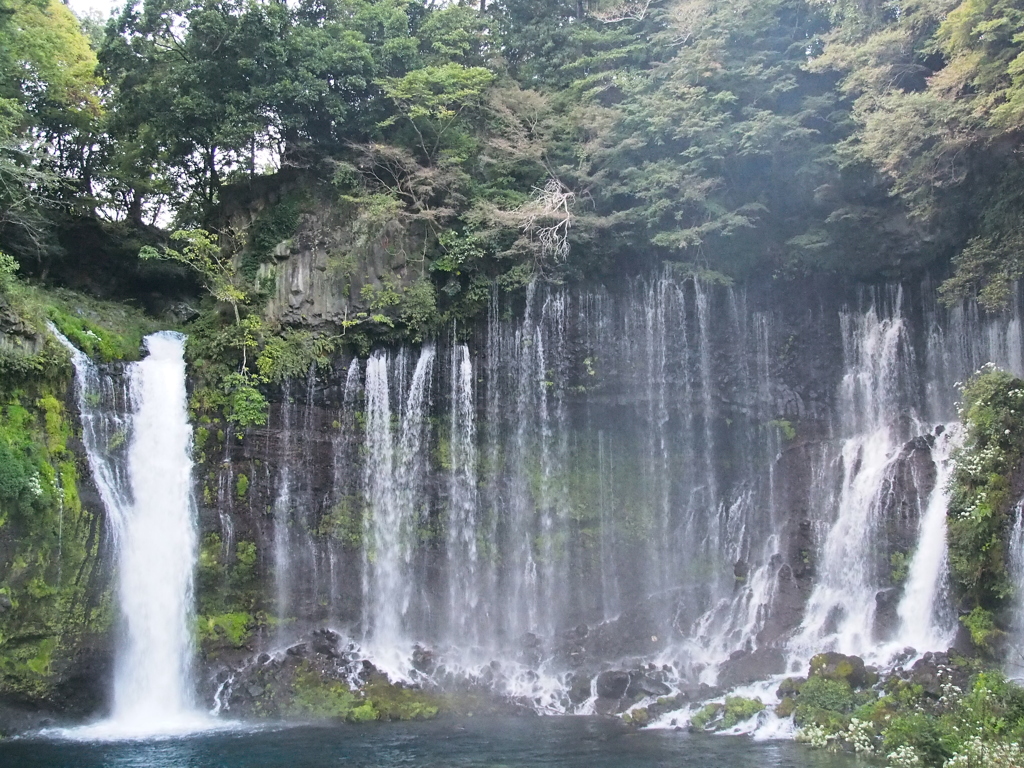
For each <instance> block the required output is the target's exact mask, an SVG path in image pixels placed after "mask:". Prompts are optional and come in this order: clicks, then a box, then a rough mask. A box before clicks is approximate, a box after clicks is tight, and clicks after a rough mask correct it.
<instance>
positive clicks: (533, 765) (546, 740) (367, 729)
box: [0, 717, 855, 768]
mask: <svg viewBox="0 0 1024 768" xmlns="http://www.w3.org/2000/svg"><path fill="white" fill-rule="evenodd" d="M0 765H2V766H4V768H43V767H44V766H45V768H257V767H258V768H330V766H353V767H357V766H358V767H360V768H362V767H365V768H371V766H372V767H373V768H556V767H557V768H852V766H854V765H855V761H853V760H852V759H850V758H847V757H842V756H834V755H827V754H823V753H821V752H819V751H815V750H811V749H809V748H807V747H804V746H802V745H799V744H794V743H792V742H787V741H773V742H756V741H753V740H752V739H750V738H749V737H745V736H704V735H692V734H688V733H685V732H682V731H668V730H663V731H632V730H630V729H628V728H626V727H625V726H623V725H622V724H621V723H620V722H618V721H615V720H605V719H598V718H588V717H557V718H555V717H552V718H469V719H464V720H457V721H453V720H447V721H443V722H428V723H370V724H366V725H335V726H298V727H289V728H279V729H270V728H268V729H264V730H260V731H247V732H243V731H235V732H217V733H209V734H204V735H196V736H191V737H188V738H169V739H162V740H156V741H122V742H92V743H81V742H72V741H60V740H52V739H51V740H46V739H40V738H22V739H16V740H12V741H7V742H2V743H0Z"/></svg>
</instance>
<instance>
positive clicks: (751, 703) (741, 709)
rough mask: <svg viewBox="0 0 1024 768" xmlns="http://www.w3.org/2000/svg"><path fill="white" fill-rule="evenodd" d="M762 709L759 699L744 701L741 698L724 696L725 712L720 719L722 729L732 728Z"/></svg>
mask: <svg viewBox="0 0 1024 768" xmlns="http://www.w3.org/2000/svg"><path fill="white" fill-rule="evenodd" d="M763 709H764V704H762V703H761V700H760V699H745V698H743V697H742V696H726V697H725V712H724V714H723V717H722V728H723V729H726V728H732V727H733V726H734V725H737V724H739V723H742V722H743V721H744V720H749V719H750V718H752V717H753V716H754V715H756V714H757V713H758V712H760V711H761V710H763Z"/></svg>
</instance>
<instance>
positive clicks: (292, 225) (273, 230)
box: [239, 194, 306, 282]
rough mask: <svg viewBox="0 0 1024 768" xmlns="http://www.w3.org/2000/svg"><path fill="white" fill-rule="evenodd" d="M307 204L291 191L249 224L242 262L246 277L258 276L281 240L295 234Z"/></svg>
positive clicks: (242, 270)
mask: <svg viewBox="0 0 1024 768" xmlns="http://www.w3.org/2000/svg"><path fill="white" fill-rule="evenodd" d="M305 204H306V201H305V200H304V199H303V197H302V196H301V195H297V194H292V195H288V196H286V197H285V198H284V199H283V200H281V201H279V202H278V203H277V204H276V205H273V206H270V207H269V208H267V209H265V210H263V211H261V212H260V214H259V216H257V217H256V220H255V221H253V223H252V225H251V226H250V227H249V231H248V243H247V244H246V247H245V250H243V252H242V256H241V263H240V266H239V271H240V272H241V274H242V275H243V276H244V277H245V278H246V279H247V280H249V281H250V282H251V281H253V280H255V279H256V272H257V270H259V267H260V264H263V263H265V262H268V261H270V260H271V258H272V256H273V252H274V249H275V248H276V247H277V246H278V244H279V243H282V242H284V241H285V240H288V239H289V238H291V237H292V236H293V235H294V234H295V230H296V229H297V228H298V226H299V218H300V217H301V215H302V211H303V207H304V205H305Z"/></svg>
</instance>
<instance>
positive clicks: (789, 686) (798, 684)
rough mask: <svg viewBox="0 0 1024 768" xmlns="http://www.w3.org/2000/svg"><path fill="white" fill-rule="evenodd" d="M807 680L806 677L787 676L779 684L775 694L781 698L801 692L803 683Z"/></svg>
mask: <svg viewBox="0 0 1024 768" xmlns="http://www.w3.org/2000/svg"><path fill="white" fill-rule="evenodd" d="M806 682H807V678H806V677H787V678H786V679H785V680H783V681H782V683H781V684H780V685H779V687H778V689H777V690H776V691H775V695H776V696H778V697H779V698H780V699H785V698H786V697H790V696H796V695H797V694H799V693H800V688H802V687H803V684H804V683H806Z"/></svg>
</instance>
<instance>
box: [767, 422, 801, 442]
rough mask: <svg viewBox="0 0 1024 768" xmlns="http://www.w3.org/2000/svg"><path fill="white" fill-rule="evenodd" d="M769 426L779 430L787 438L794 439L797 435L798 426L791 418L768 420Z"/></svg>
mask: <svg viewBox="0 0 1024 768" xmlns="http://www.w3.org/2000/svg"><path fill="white" fill-rule="evenodd" d="M768 426H769V427H774V428H775V429H777V430H779V433H780V434H781V435H782V437H783V438H784V439H785V440H793V439H794V438H795V437H796V427H794V426H793V422H791V421H790V420H789V419H774V420H772V421H769V422H768Z"/></svg>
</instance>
